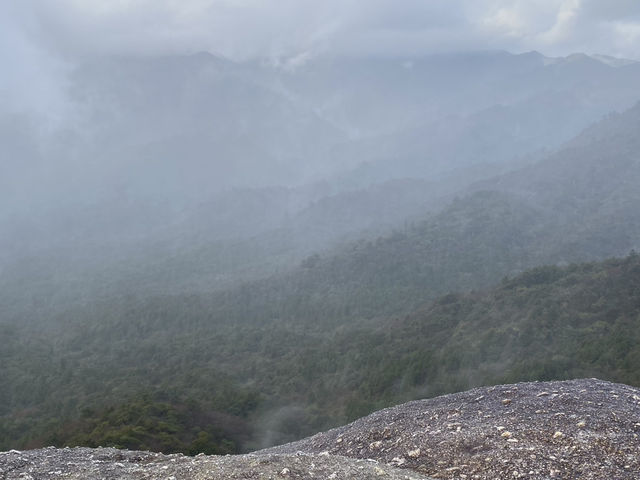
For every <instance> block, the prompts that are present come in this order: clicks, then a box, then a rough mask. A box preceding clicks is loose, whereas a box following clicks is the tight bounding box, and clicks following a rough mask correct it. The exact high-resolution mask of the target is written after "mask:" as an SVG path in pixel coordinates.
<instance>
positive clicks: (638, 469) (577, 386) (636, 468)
mask: <svg viewBox="0 0 640 480" xmlns="http://www.w3.org/2000/svg"><path fill="white" fill-rule="evenodd" d="M639 434H640V389H637V388H633V387H629V386H626V385H621V384H615V383H609V382H605V381H601V380H597V379H582V380H572V381H563V382H540V383H539V382H534V383H520V384H514V385H501V386H495V387H489V388H486V387H485V388H476V389H473V390H470V391H467V392H463V393H456V394H451V395H445V396H441V397H437V398H433V399H427V400H418V401H413V402H409V403H406V404H404V405H399V406H397V407H393V408H388V409H385V410H381V411H378V412H376V413H373V414H371V415H369V416H367V417H364V418H361V419H360V420H357V421H355V422H353V423H351V424H349V425H347V426H344V427H340V428H336V429H333V430H330V431H328V432H325V433H320V434H317V435H314V436H313V437H309V438H307V439H304V440H301V441H298V442H294V443H291V444H287V445H283V446H279V447H274V448H270V449H266V450H263V451H261V452H258V453H293V452H305V453H319V452H327V453H329V454H331V455H343V456H347V457H353V458H361V459H367V458H369V459H375V460H378V461H379V462H381V463H382V464H383V465H388V466H395V467H400V468H405V469H410V470H412V471H416V472H421V473H424V474H426V475H430V476H432V477H434V478H441V479H479V480H482V479H507V478H508V479H516V478H526V479H533V480H535V479H545V480H547V479H556V478H557V479H581V480H596V479H598V480H600V479H602V480H605V479H606V480H612V479H616V480H625V479H629V480H632V479H633V480H637V479H640V439H639V437H638V435H639Z"/></svg>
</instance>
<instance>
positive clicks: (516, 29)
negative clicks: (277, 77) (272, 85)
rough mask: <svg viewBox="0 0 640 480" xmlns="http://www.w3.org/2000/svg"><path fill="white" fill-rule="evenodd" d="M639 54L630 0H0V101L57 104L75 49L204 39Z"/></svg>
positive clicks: (241, 53)
mask: <svg viewBox="0 0 640 480" xmlns="http://www.w3.org/2000/svg"><path fill="white" fill-rule="evenodd" d="M484 49H502V50H508V51H512V52H522V51H528V50H539V51H541V52H542V53H544V54H546V55H553V56H555V55H567V54H569V53H573V52H585V53H602V54H609V55H614V56H620V57H628V58H634V59H640V2H637V0H607V1H606V2H603V1H600V0H538V1H536V2H532V1H530V0H401V1H398V0H322V1H320V0H277V1H267V0H118V1H108V0H22V1H21V2H0V60H1V61H2V62H3V65H9V66H10V68H6V69H5V70H4V72H3V75H2V77H1V78H0V101H1V102H2V103H3V104H5V105H8V106H9V109H24V108H27V109H31V110H38V111H40V112H41V113H45V114H49V115H50V113H51V112H56V114H58V113H59V112H62V106H63V104H64V102H63V100H62V99H63V97H64V90H65V83H64V79H65V73H66V65H67V64H72V63H73V62H74V59H75V58H76V57H78V56H85V55H96V54H98V55H99V54H133V55H148V54H151V55H155V54H175V53H194V52H198V51H209V52H211V53H214V54H219V55H223V56H226V57H229V58H233V59H249V58H265V57H266V58H269V59H271V60H276V61H279V62H281V61H284V63H285V64H287V65H296V64H299V63H303V62H304V61H305V60H306V59H308V58H311V57H313V56H314V55H317V54H320V53H327V52H328V53H335V54H374V53H375V54H386V55H397V56H401V57H410V56H416V55H420V54H425V53H433V52H447V51H460V50H484Z"/></svg>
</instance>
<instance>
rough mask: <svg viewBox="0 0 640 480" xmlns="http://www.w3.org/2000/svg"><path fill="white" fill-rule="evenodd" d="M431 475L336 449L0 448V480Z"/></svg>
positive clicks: (405, 479)
mask: <svg viewBox="0 0 640 480" xmlns="http://www.w3.org/2000/svg"><path fill="white" fill-rule="evenodd" d="M375 478H380V479H384V480H428V479H427V477H425V476H423V475H420V474H417V473H414V472H410V471H407V470H400V469H396V468H391V467H389V466H387V465H384V464H379V463H378V462H376V461H371V460H356V459H351V458H344V457H339V456H333V455H310V454H298V455H237V456H224V457H222V456H205V455H199V456H197V457H187V456H184V455H162V454H159V453H150V452H135V451H128V450H116V449H113V448H97V449H91V448H62V449H59V448H44V449H39V450H28V451H24V452H19V451H15V450H12V451H10V452H5V453H0V479H2V480H14V479H15V480H54V479H55V480H58V479H67V480H116V479H118V480H120V479H122V480H235V479H238V480H239V479H243V480H250V479H260V480H269V479H272V480H275V479H278V480H286V479H291V480H300V479H305V480H306V479H323V480H326V479H329V480H334V479H335V480H340V479H355V480H365V479H375Z"/></svg>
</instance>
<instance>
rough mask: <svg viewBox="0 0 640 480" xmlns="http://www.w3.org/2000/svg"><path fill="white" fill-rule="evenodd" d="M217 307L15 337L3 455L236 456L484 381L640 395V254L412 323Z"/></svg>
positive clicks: (544, 276) (549, 270) (11, 336)
mask: <svg viewBox="0 0 640 480" xmlns="http://www.w3.org/2000/svg"><path fill="white" fill-rule="evenodd" d="M211 305H212V304H211V303H209V302H208V301H205V300H204V299H202V298H199V297H188V296H184V297H160V298H156V299H153V300H138V299H135V298H129V299H128V300H125V301H124V302H123V303H122V304H121V305H120V307H119V309H118V310H117V311H114V309H113V308H109V306H108V305H103V306H100V305H93V306H91V307H87V308H86V309H80V310H78V311H75V312H69V314H68V315H67V316H66V317H65V318H64V319H61V320H60V321H61V328H60V330H59V331H56V332H47V334H46V335H42V336H41V338H40V339H38V340H37V341H36V340H34V339H33V336H32V335H30V336H29V337H28V339H27V336H26V335H24V336H23V335H22V333H21V332H20V331H19V330H12V329H9V328H4V329H3V330H2V333H1V335H2V337H3V338H2V339H1V342H2V345H4V346H5V347H3V352H2V354H3V358H2V363H3V365H4V368H3V369H2V373H1V375H2V384H3V385H5V386H8V388H5V389H3V391H2V395H3V398H2V400H3V401H2V405H3V417H2V427H1V428H2V437H1V438H2V445H1V446H2V447H3V448H8V447H24V446H37V445H44V444H48V443H56V444H58V445H64V444H90V445H98V444H102V445H104V444H110V445H118V446H126V447H128V448H153V449H158V450H163V451H176V450H181V451H187V452H191V453H195V452H197V451H208V452H225V451H237V450H242V449H246V448H251V447H256V446H258V445H266V444H274V443H279V442H282V441H285V440H291V439H294V438H300V437H302V436H304V435H307V434H309V433H312V432H314V431H316V430H318V429H320V428H322V427H327V426H331V425H336V424H339V423H343V422H344V421H346V420H350V419H353V418H356V417H358V416H361V415H363V414H365V413H368V412H369V411H372V410H374V409H377V408H380V407H382V406H386V405H390V404H392V403H397V402H398V401H401V400H406V399H410V398H418V397H423V396H433V395H436V394H440V393H445V392H452V391H458V390H463V389H466V388H468V387H471V386H476V385H480V384H490V383H502V382H509V381H521V380H536V379H538V380H547V379H563V378H574V377H585V376H598V377H601V378H605V379H609V380H613V381H619V382H624V383H627V384H630V385H640V376H639V375H638V372H640V349H639V348H638V345H640V342H639V340H640V338H638V335H639V334H638V332H640V323H639V322H640V258H639V257H638V255H636V254H635V253H634V254H632V255H630V256H628V257H627V258H624V259H612V260H607V261H605V262H603V263H588V264H575V265H569V266H567V267H555V266H549V267H538V268H535V269H533V270H529V271H527V272H525V273H523V274H521V275H518V276H516V277H514V278H512V279H504V280H503V282H502V283H501V284H500V285H499V286H498V287H496V288H495V289H492V290H489V291H486V292H479V291H475V292H470V293H467V294H449V295H446V296H444V297H440V298H439V299H436V300H435V301H433V302H431V303H428V304H427V305H425V306H424V307H422V308H421V309H419V310H418V311H416V312H415V313H412V314H408V315H400V316H391V317H375V318H368V319H367V318H360V319H359V320H353V321H351V322H344V323H339V322H335V323H333V324H328V323H326V322H323V321H318V320H317V319H314V318H286V317H276V316H272V317H271V318H269V319H260V320H258V321H250V320H249V319H250V318H251V316H250V315H248V316H247V319H246V320H245V321H244V322H238V321H233V320H232V319H227V318H224V317H222V318H221V317H218V316H217V315H216V314H215V311H213V310H212V309H211ZM87 315H91V318H92V322H90V323H89V322H86V316H87ZM7 345H12V346H13V347H12V348H7V347H6V346H7ZM27 352H28V353H27ZM141 395H142V396H141ZM194 412H200V413H198V414H197V415H194ZM187 413H188V415H187ZM194 418H199V419H200V421H198V420H194ZM249 425H252V426H253V428H250V427H249ZM52 431H53V432H55V433H54V434H51V432H52Z"/></svg>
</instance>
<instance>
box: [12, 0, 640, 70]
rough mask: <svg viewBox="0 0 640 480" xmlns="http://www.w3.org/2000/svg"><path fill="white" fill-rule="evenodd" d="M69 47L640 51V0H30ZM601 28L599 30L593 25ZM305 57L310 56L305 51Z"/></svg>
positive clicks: (57, 43)
mask: <svg viewBox="0 0 640 480" xmlns="http://www.w3.org/2000/svg"><path fill="white" fill-rule="evenodd" d="M21 3H22V4H23V5H28V6H29V7H30V8H31V9H32V11H33V13H34V15H35V18H37V19H38V24H39V29H40V30H39V34H40V35H41V39H42V41H43V42H45V43H47V44H48V45H53V46H54V47H55V48H56V49H57V50H58V51H59V52H61V53H63V54H66V55H77V54H94V53H120V54H122V53H130V54H161V53H191V52H196V51H203V50H204V51H210V52H212V53H218V54H222V55H224V56H228V57H231V58H237V59H242V58H251V57H296V56H299V55H304V56H305V57H304V58H307V57H308V56H309V55H310V54H312V53H317V52H323V51H330V52H336V53H354V52H356V53H371V52H383V53H387V54H398V55H401V56H402V55H406V54H411V55H415V54H419V53H428V52H433V51H450V50H465V49H474V50H479V49H484V48H487V49H505V50H511V51H525V50H532V49H536V50H540V51H542V52H543V53H546V54H551V55H566V54H569V53H572V52H574V51H585V52H599V53H604V54H616V55H624V56H628V57H635V58H640V45H638V42H637V41H636V40H637V34H636V32H637V28H638V26H640V2H638V1H637V0H607V1H606V2H605V1H602V0H537V1H535V2H533V1H531V0H271V1H270V0H23V1H22V2H21ZM595 32H597V35H596V34H594V33H595ZM300 58H302V57H300Z"/></svg>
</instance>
